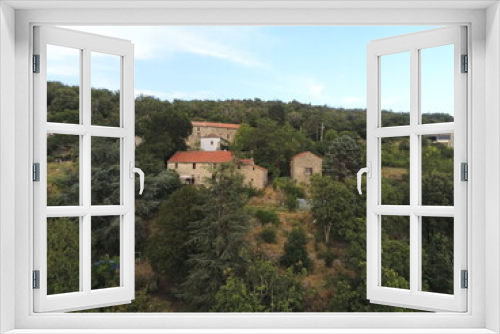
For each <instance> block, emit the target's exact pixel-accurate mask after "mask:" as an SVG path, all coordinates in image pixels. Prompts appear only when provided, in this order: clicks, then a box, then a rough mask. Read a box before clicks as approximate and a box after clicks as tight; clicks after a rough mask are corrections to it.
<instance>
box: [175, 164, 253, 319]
mask: <svg viewBox="0 0 500 334" xmlns="http://www.w3.org/2000/svg"><path fill="white" fill-rule="evenodd" d="M207 182H208V187H209V189H208V193H209V197H210V201H209V202H208V203H207V204H205V205H204V206H202V207H201V210H202V212H203V213H204V218H203V219H202V220H200V221H197V222H194V223H191V224H190V227H189V228H190V229H191V238H190V240H189V244H190V245H192V246H193V247H194V249H195V254H194V255H192V256H191V258H190V259H189V260H188V262H189V265H190V267H191V269H190V271H189V274H188V276H187V279H186V281H185V282H184V283H183V284H182V285H181V288H182V292H181V294H180V297H181V298H182V299H184V300H185V301H186V304H187V307H188V309H189V310H190V311H208V310H209V309H210V308H211V307H212V305H214V303H215V301H216V299H215V296H216V294H217V292H218V291H219V289H220V287H221V286H222V285H224V284H225V282H226V277H225V275H224V272H225V271H227V270H232V271H233V272H234V273H235V275H236V276H238V275H241V274H243V273H244V271H245V268H246V266H247V262H248V261H247V258H248V256H246V253H247V243H246V241H245V236H246V234H247V233H248V230H249V219H250V216H249V215H248V214H247V212H246V211H245V204H246V202H247V197H246V192H245V191H244V189H245V188H244V186H243V178H242V176H241V175H239V174H237V172H236V171H235V168H234V166H233V165H231V164H227V165H226V164H224V165H221V166H219V167H217V168H216V169H215V170H213V178H212V179H211V180H207Z"/></svg>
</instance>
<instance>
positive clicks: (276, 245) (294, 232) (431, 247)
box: [47, 82, 453, 312]
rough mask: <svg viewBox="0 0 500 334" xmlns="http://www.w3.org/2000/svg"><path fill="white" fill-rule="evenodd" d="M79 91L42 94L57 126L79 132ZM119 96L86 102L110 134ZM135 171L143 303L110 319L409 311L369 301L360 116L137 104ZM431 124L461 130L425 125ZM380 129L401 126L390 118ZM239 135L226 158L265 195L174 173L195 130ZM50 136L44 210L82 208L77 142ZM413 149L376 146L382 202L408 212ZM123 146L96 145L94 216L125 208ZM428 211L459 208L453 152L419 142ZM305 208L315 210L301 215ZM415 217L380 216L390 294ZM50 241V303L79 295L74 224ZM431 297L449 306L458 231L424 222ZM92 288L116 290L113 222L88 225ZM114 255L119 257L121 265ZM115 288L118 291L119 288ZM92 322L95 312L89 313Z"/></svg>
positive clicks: (271, 105) (404, 274)
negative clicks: (317, 168) (246, 171)
mask: <svg viewBox="0 0 500 334" xmlns="http://www.w3.org/2000/svg"><path fill="white" fill-rule="evenodd" d="M78 108H79V101H78V87H72V86H64V85H62V84H60V83H57V82H49V83H48V115H47V119H48V121H49V122H69V123H78ZM117 110H119V96H118V92H111V91H108V90H105V89H93V90H92V119H93V120H94V119H96V120H98V121H99V123H98V124H99V125H108V126H116V125H117V124H119V119H118V118H117V116H116V115H118V113H117V112H116V111H117ZM135 110H136V135H137V136H139V137H141V138H142V139H143V142H142V143H141V144H140V145H138V146H137V147H136V165H137V166H140V167H141V168H142V169H143V170H144V172H145V173H146V181H145V191H144V194H143V195H142V196H139V195H136V257H137V259H136V299H135V300H134V301H133V302H132V303H131V304H129V305H122V306H116V307H110V308H106V309H100V310H97V311H100V312H102V311H106V312H203V311H210V312H311V311H313V312H365V311H366V312H377V311H384V312H385V311H406V310H404V309H400V308H393V307H387V306H380V305H375V304H370V303H369V301H367V300H366V292H365V291H366V283H365V280H366V218H365V217H366V205H365V203H366V198H365V196H364V195H361V196H360V195H359V194H358V193H357V190H356V180H355V175H356V172H357V171H358V170H359V168H361V167H363V166H364V165H365V156H366V142H365V139H366V110H363V109H349V110H348V109H338V108H331V107H327V106H314V105H310V104H303V103H300V102H297V101H293V102H289V103H284V102H280V101H262V100H259V99H254V100H226V101H181V100H174V101H173V102H169V101H161V100H160V99H158V98H155V97H149V96H140V97H137V98H136V102H135ZM424 118H425V120H426V122H428V123H435V122H443V121H453V118H452V117H451V116H449V115H444V114H426V115H424ZM382 119H383V125H384V126H394V125H406V124H408V122H409V116H408V114H405V113H394V112H391V111H384V112H383V117H382ZM194 120H203V121H214V122H227V123H238V124H242V126H241V128H240V129H239V130H238V132H237V134H236V139H235V142H234V144H233V145H232V146H231V147H230V149H231V150H232V151H233V152H235V154H236V155H237V156H238V157H241V158H243V157H250V156H251V157H253V158H254V159H255V162H256V164H258V165H260V166H263V167H265V168H267V169H268V170H269V172H270V176H271V184H270V185H269V186H268V187H267V188H266V189H265V190H264V191H258V190H256V189H250V188H247V187H245V186H244V185H243V181H242V178H241V176H240V175H239V174H238V173H236V172H235V166H233V165H231V164H228V165H221V166H219V167H217V168H216V170H214V175H215V176H214V178H213V179H211V180H209V181H208V182H209V186H208V187H196V186H191V185H181V183H180V182H179V178H178V175H177V174H176V173H175V172H174V171H171V170H167V169H166V160H167V159H168V158H169V157H170V156H171V155H173V154H174V153H175V152H176V151H179V150H186V149H187V147H186V144H185V140H186V138H187V137H188V136H189V135H190V133H191V131H192V128H191V121H194ZM70 137H72V136H66V135H48V136H47V143H48V146H47V147H48V152H47V154H48V175H47V177H48V193H47V195H48V205H78V196H79V185H78V173H79V168H78V161H79V154H80V152H79V140H78V138H77V137H76V136H75V138H70ZM409 150H410V146H409V140H408V138H387V139H384V140H383V141H382V202H383V204H408V203H409ZM303 151H312V152H313V153H315V154H317V155H319V156H321V157H323V159H324V160H323V176H314V177H313V179H312V183H311V185H310V186H303V185H299V184H296V183H294V182H292V180H291V179H290V178H289V176H290V168H289V163H290V158H291V157H292V156H294V155H296V154H297V153H300V152H303ZM119 152H120V145H119V141H117V140H115V139H108V138H93V139H92V152H91V154H92V178H93V181H92V204H100V205H103V204H104V205H105V204H117V201H119V173H118V171H119ZM422 156H423V160H422V170H423V172H422V192H423V194H425V196H424V197H423V201H424V204H425V205H453V146H452V145H449V144H446V143H440V142H438V140H437V139H436V138H435V136H434V137H433V136H423V137H422ZM298 198H306V199H307V200H308V201H309V203H310V209H306V210H301V209H299V208H298V204H297V199H298ZM407 218H408V217H395V216H391V217H388V216H384V217H382V231H383V237H382V248H383V258H382V265H383V270H382V284H383V285H384V286H389V287H395V288H404V289H408V288H409V221H408V220H407ZM48 225H49V228H48V247H49V250H48V252H49V253H48V261H49V262H48V284H49V291H50V293H64V292H71V291H75V289H78V224H77V222H76V223H75V222H74V221H71V219H52V221H51V222H49V224H48ZM422 226H423V235H422V244H423V253H422V262H423V265H422V266H423V283H422V286H423V289H424V290H425V291H432V292H442V293H452V290H453V279H452V277H453V272H452V270H453V219H452V218H432V217H428V218H424V219H423V221H422ZM92 228H93V236H95V237H93V238H92V244H93V254H92V261H93V268H92V286H93V288H95V289H97V288H102V287H109V286H116V284H118V283H117V278H118V277H119V275H118V272H119V267H120V266H119V251H118V250H119V238H118V237H117V236H119V233H118V232H119V218H118V217H103V218H102V219H99V220H95V223H94V220H93V223H92ZM117 255H118V256H117ZM118 282H119V280H118ZM94 311H95V310H94Z"/></svg>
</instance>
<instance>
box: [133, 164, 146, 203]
mask: <svg viewBox="0 0 500 334" xmlns="http://www.w3.org/2000/svg"><path fill="white" fill-rule="evenodd" d="M135 173H137V174H139V184H140V187H141V189H140V190H139V195H142V192H143V191H144V172H143V171H142V170H141V169H140V168H137V167H134V162H133V161H131V162H130V178H131V179H133V178H134V176H135V175H134V174H135Z"/></svg>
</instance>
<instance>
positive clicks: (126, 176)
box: [33, 26, 135, 312]
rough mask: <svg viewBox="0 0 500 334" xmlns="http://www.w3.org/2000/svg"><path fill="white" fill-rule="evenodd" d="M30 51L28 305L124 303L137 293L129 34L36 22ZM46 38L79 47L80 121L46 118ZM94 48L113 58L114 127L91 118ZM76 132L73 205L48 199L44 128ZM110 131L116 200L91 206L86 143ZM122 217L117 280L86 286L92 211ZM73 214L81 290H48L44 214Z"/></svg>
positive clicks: (45, 308)
mask: <svg viewBox="0 0 500 334" xmlns="http://www.w3.org/2000/svg"><path fill="white" fill-rule="evenodd" d="M33 41H34V50H33V52H34V54H37V55H39V57H40V58H39V62H40V66H39V73H35V74H33V81H34V82H33V83H34V96H33V100H34V106H33V108H34V119H33V121H34V136H35V137H34V139H35V140H34V147H33V153H34V162H35V163H39V166H40V167H39V182H35V183H34V184H33V195H34V196H33V201H34V215H33V230H34V258H33V264H34V270H38V271H39V279H40V282H39V289H34V311H35V312H54V311H75V310H84V309H89V308H96V307H103V306H110V305H119V304H125V303H130V302H131V300H132V299H134V296H135V261H134V254H135V252H134V247H135V236H134V233H135V205H134V201H135V182H134V176H135V175H134V173H133V171H132V170H131V169H133V168H134V159H135V158H134V157H135V135H134V133H135V117H134V116H135V107H134V46H133V44H132V43H130V41H127V40H121V39H117V38H112V37H107V36H100V35H95V34H89V33H84V32H80V31H74V30H70V29H61V28H54V27H46V26H36V27H34V38H33ZM47 45H57V46H60V47H66V48H72V49H73V50H75V51H76V50H78V52H79V53H80V57H79V66H80V68H79V70H80V83H79V87H80V94H79V100H80V101H79V102H80V105H79V116H80V117H79V119H80V122H79V124H64V123H51V122H47ZM92 52H99V53H104V54H108V55H113V56H116V57H119V61H120V68H119V73H120V74H119V75H120V77H119V80H120V115H119V118H120V124H119V125H118V126H117V127H106V126H96V125H92V120H91V66H92V64H91V62H92V61H91V54H92ZM49 133H51V134H63V135H73V136H78V139H79V143H80V144H79V148H80V149H79V153H80V159H79V161H80V168H79V169H80V175H79V179H78V181H77V182H79V185H80V194H79V199H80V203H79V205H78V206H47V177H46V175H47V140H46V138H47V134H49ZM94 137H103V138H114V139H115V140H119V141H120V203H118V204H117V205H92V203H91V184H92V182H91V178H92V172H91V146H92V138H94ZM95 216H119V217H120V229H119V240H120V248H119V249H120V254H119V258H120V285H119V286H117V287H112V288H105V289H97V290H92V288H91V283H92V282H91V281H92V279H91V270H92V269H91V268H92V264H91V261H92V259H91V257H92V256H91V253H92V248H91V247H92V246H91V235H92V229H91V224H92V217H95ZM49 217H76V218H78V219H79V247H80V259H79V261H78V263H79V282H80V286H79V291H76V292H70V293H61V294H54V295H47V287H48V285H47V218H49Z"/></svg>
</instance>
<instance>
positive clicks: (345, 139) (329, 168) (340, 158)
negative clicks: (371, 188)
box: [324, 135, 361, 180]
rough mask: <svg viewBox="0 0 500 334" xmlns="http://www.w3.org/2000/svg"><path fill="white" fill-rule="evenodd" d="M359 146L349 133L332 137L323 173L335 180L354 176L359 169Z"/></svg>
mask: <svg viewBox="0 0 500 334" xmlns="http://www.w3.org/2000/svg"><path fill="white" fill-rule="evenodd" d="M360 161H361V146H360V145H359V144H358V142H357V141H356V140H354V139H353V138H352V137H351V136H349V135H342V136H340V137H337V138H336V139H334V140H333V141H332V142H331V144H330V147H329V148H327V153H326V156H325V161H324V166H325V167H324V174H325V175H329V176H333V177H334V178H335V179H337V180H344V179H345V178H346V177H349V176H354V175H356V173H357V172H358V170H359V169H360Z"/></svg>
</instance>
